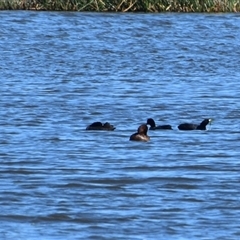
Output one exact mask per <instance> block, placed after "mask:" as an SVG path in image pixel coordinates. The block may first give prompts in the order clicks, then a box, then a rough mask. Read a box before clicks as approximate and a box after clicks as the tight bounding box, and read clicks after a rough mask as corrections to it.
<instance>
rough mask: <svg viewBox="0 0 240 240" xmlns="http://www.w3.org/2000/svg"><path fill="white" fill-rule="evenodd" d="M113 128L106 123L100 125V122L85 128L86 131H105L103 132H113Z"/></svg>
mask: <svg viewBox="0 0 240 240" xmlns="http://www.w3.org/2000/svg"><path fill="white" fill-rule="evenodd" d="M114 129H115V127H114V126H113V125H111V124H110V123H108V122H106V123H104V124H102V123H101V122H94V123H92V124H90V125H89V126H87V128H86V130H105V131H113V130H114Z"/></svg>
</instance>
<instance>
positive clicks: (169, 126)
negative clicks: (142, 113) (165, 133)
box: [147, 118, 172, 130]
mask: <svg viewBox="0 0 240 240" xmlns="http://www.w3.org/2000/svg"><path fill="white" fill-rule="evenodd" d="M147 125H150V128H149V129H150V130H158V129H170V130H171V129H172V126H171V125H159V126H156V124H155V121H154V120H153V119H152V118H148V120H147Z"/></svg>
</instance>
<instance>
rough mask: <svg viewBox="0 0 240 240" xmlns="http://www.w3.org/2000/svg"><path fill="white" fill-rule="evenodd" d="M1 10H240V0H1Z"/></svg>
mask: <svg viewBox="0 0 240 240" xmlns="http://www.w3.org/2000/svg"><path fill="white" fill-rule="evenodd" d="M0 10H39V11H40V10H49V11H98V12H109V11H111V12H239V11H240V0H0Z"/></svg>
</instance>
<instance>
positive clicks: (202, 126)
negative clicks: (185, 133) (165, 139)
mask: <svg viewBox="0 0 240 240" xmlns="http://www.w3.org/2000/svg"><path fill="white" fill-rule="evenodd" d="M211 121H212V119H211V118H206V119H204V120H203V121H202V122H201V123H200V124H199V125H198V124H192V123H182V124H180V125H178V129H179V130H206V129H207V128H206V126H207V125H208V124H209V123H211Z"/></svg>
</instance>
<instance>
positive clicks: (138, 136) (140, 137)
mask: <svg viewBox="0 0 240 240" xmlns="http://www.w3.org/2000/svg"><path fill="white" fill-rule="evenodd" d="M147 131H148V126H147V125H146V124H142V125H140V126H139V127H138V131H137V132H136V133H134V134H132V135H131V136H130V139H129V140H130V141H143V142H147V141H149V140H150V137H149V136H148V135H147Z"/></svg>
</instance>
